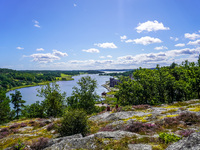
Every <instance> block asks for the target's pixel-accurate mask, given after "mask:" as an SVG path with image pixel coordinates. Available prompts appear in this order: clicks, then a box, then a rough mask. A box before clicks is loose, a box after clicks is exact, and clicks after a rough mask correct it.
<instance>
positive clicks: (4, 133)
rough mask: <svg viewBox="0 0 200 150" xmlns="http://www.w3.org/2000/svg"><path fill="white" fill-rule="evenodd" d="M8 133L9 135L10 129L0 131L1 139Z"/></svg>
mask: <svg viewBox="0 0 200 150" xmlns="http://www.w3.org/2000/svg"><path fill="white" fill-rule="evenodd" d="M7 135H9V132H8V131H4V132H1V133H0V139H2V138H4V137H6V136H7Z"/></svg>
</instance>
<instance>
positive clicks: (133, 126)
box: [124, 121, 159, 133]
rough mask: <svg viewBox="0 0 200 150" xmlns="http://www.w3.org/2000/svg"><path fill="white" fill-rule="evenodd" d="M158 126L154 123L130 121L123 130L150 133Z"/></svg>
mask: <svg viewBox="0 0 200 150" xmlns="http://www.w3.org/2000/svg"><path fill="white" fill-rule="evenodd" d="M158 128H159V127H158V126H157V125H156V124H151V123H143V122H134V121H131V123H130V124H129V125H127V126H126V127H125V129H124V130H126V131H130V132H136V133H140V132H143V133H152V132H155V131H156V129H158Z"/></svg>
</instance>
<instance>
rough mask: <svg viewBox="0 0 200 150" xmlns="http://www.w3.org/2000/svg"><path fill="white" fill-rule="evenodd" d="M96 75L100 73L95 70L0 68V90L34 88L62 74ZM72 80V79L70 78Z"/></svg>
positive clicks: (56, 78) (54, 79)
mask: <svg viewBox="0 0 200 150" xmlns="http://www.w3.org/2000/svg"><path fill="white" fill-rule="evenodd" d="M83 73H87V74H96V73H102V72H101V71H96V70H77V71H51V70H23V71H16V70H12V69H4V68H2V69H1V68H0V88H3V89H4V90H13V89H15V87H22V86H23V87H26V86H31V85H33V86H35V85H38V84H39V83H41V84H45V83H46V82H49V81H50V82H51V81H56V80H58V77H61V75H62V74H65V75H70V76H74V75H79V74H83ZM71 79H72V78H71Z"/></svg>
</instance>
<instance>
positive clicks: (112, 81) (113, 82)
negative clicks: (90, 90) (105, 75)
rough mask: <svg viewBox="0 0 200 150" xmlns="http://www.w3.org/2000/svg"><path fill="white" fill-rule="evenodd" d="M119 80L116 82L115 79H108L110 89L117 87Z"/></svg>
mask: <svg viewBox="0 0 200 150" xmlns="http://www.w3.org/2000/svg"><path fill="white" fill-rule="evenodd" d="M119 82H120V80H117V79H115V78H110V87H115V85H118V83H119Z"/></svg>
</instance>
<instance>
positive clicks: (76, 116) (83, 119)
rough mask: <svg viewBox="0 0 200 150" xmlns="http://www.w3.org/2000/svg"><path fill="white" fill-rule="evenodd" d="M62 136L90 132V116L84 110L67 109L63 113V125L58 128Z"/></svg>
mask: <svg viewBox="0 0 200 150" xmlns="http://www.w3.org/2000/svg"><path fill="white" fill-rule="evenodd" d="M58 132H59V133H60V135H61V136H69V135H74V134H78V133H81V134H82V135H83V136H84V135H86V133H87V132H88V118H87V114H86V112H85V111H83V110H71V111H67V112H66V113H65V114H64V115H63V119H62V121H61V126H60V127H59V128H58Z"/></svg>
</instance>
